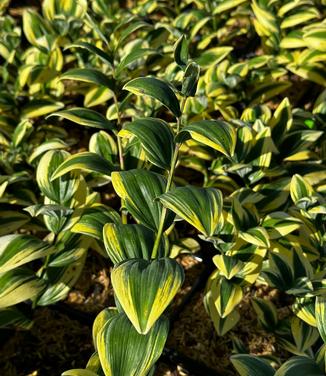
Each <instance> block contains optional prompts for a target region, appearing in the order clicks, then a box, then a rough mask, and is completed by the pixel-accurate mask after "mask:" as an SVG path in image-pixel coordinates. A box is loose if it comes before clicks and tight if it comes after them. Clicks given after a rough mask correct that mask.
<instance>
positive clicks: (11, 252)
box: [0, 235, 56, 273]
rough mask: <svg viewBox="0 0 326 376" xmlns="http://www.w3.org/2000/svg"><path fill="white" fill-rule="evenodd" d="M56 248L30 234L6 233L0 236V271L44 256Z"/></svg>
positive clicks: (2, 271)
mask: <svg viewBox="0 0 326 376" xmlns="http://www.w3.org/2000/svg"><path fill="white" fill-rule="evenodd" d="M55 251H56V249H55V248H54V247H52V246H50V245H49V244H48V243H46V242H44V241H42V240H40V239H38V238H35V237H34V236H31V235H7V236H2V237H1V238H0V273H4V272H7V271H8V270H11V269H14V268H17V267H18V266H21V265H23V264H26V263H28V262H30V261H33V260H36V259H38V258H42V257H46V256H48V255H50V254H51V253H53V252H55Z"/></svg>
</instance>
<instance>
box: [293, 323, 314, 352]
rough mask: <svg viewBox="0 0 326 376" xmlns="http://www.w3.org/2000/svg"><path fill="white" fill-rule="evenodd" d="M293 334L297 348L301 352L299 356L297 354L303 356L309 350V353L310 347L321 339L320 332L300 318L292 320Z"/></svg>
mask: <svg viewBox="0 0 326 376" xmlns="http://www.w3.org/2000/svg"><path fill="white" fill-rule="evenodd" d="M291 332H292V336H293V338H294V342H295V345H296V348H297V349H298V350H299V354H298V353H296V352H295V354H297V355H300V353H301V354H303V353H304V352H305V351H307V350H308V351H309V349H310V347H311V346H312V345H313V344H314V343H315V342H316V341H317V340H318V338H319V333H318V330H316V328H314V327H312V326H311V325H308V324H307V323H305V322H304V321H303V320H301V319H299V318H298V317H293V318H292V320H291ZM290 351H291V350H290Z"/></svg>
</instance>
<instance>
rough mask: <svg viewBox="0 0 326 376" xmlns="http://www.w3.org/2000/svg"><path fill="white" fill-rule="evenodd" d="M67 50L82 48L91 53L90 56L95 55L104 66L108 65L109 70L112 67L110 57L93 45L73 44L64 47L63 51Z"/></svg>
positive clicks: (84, 43) (85, 43)
mask: <svg viewBox="0 0 326 376" xmlns="http://www.w3.org/2000/svg"><path fill="white" fill-rule="evenodd" d="M68 48H84V49H86V50H87V51H89V52H91V53H92V54H94V55H96V56H97V57H98V58H100V59H101V60H102V61H103V62H104V63H105V64H108V66H109V67H110V68H112V65H113V58H112V56H110V55H109V54H107V53H106V52H105V51H103V50H101V49H100V48H98V47H96V46H94V44H91V43H88V42H75V43H73V44H70V45H69V46H67V47H65V50H67V49H68Z"/></svg>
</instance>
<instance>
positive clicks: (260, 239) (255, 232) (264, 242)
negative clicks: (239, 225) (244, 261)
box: [238, 227, 270, 248]
mask: <svg viewBox="0 0 326 376" xmlns="http://www.w3.org/2000/svg"><path fill="white" fill-rule="evenodd" d="M238 235H239V237H240V238H241V239H243V240H245V241H246V242H248V243H251V244H255V245H257V246H258V247H263V248H269V247H270V242H269V236H268V232H267V231H266V230H265V229H264V228H263V227H253V228H250V229H248V230H247V231H245V232H243V231H240V232H239V234H238Z"/></svg>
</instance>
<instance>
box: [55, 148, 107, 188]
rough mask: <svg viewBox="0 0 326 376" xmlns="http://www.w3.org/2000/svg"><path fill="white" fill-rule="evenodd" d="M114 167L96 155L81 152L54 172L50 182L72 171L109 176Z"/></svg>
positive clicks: (65, 161) (69, 158) (66, 160)
mask: <svg viewBox="0 0 326 376" xmlns="http://www.w3.org/2000/svg"><path fill="white" fill-rule="evenodd" d="M113 169H114V166H113V164H112V163H111V162H109V161H108V160H106V159H104V158H102V157H100V156H99V155H98V154H96V153H90V152H87V151H86V152H83V153H77V154H73V155H71V156H69V157H68V158H67V159H65V160H64V161H63V162H62V163H61V164H60V165H59V166H58V168H57V169H56V170H55V171H54V173H53V175H52V177H51V181H55V180H56V179H58V178H59V177H60V176H62V175H64V174H67V173H68V172H71V171H74V170H82V171H87V172H98V173H100V174H104V175H110V173H111V171H113Z"/></svg>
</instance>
